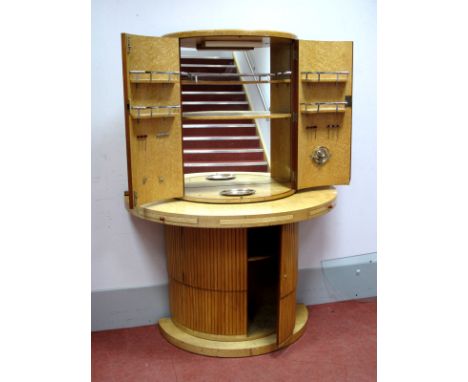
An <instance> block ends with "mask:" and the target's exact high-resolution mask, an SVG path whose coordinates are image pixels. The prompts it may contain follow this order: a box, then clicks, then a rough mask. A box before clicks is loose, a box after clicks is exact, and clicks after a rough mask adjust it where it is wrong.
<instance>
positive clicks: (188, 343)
mask: <svg viewBox="0 0 468 382" xmlns="http://www.w3.org/2000/svg"><path fill="white" fill-rule="evenodd" d="M307 319H308V312H307V308H306V307H305V305H304V304H297V306H296V325H295V327H294V332H293V335H292V336H291V338H290V339H289V340H288V341H287V342H286V343H285V344H282V346H278V345H277V343H276V334H272V335H269V336H267V337H263V338H256V339H252V340H244V341H214V340H208V339H204V338H200V337H196V336H194V335H192V334H189V333H186V332H184V331H183V330H182V329H180V328H179V327H177V326H176V325H175V324H174V323H173V322H172V320H171V319H170V318H162V319H160V320H159V329H160V331H161V333H162V335H163V336H164V337H165V338H166V339H167V340H168V341H169V342H170V343H171V344H173V345H175V346H177V347H178V348H180V349H183V350H186V351H189V352H191V353H196V354H202V355H207V356H212V357H249V356H253V355H260V354H265V353H270V352H272V351H275V350H278V349H279V348H280V347H284V346H286V345H290V344H292V343H293V342H295V341H296V340H297V339H298V338H299V337H300V336H301V335H302V334H303V333H304V330H305V325H306V323H307ZM252 337H255V333H252Z"/></svg>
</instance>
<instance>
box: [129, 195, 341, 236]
mask: <svg viewBox="0 0 468 382" xmlns="http://www.w3.org/2000/svg"><path fill="white" fill-rule="evenodd" d="M336 196H337V191H336V189H335V188H334V187H322V188H317V189H313V190H307V191H300V192H297V193H295V194H294V195H291V196H288V197H286V198H283V199H278V200H273V201H267V202H258V203H240V204H228V205H226V204H211V203H199V202H190V201H185V200H180V199H170V200H166V201H162V202H156V203H150V204H146V205H144V206H141V207H136V208H134V209H132V210H130V212H131V213H132V214H133V215H135V216H138V217H140V218H142V219H145V220H150V221H154V222H157V223H162V224H169V225H176V226H184V227H199V228H248V227H262V226H270V225H279V224H290V223H296V222H299V221H304V220H309V219H313V218H315V217H318V216H321V215H324V214H326V213H327V212H329V211H331V209H332V208H333V207H334V204H335V199H336Z"/></svg>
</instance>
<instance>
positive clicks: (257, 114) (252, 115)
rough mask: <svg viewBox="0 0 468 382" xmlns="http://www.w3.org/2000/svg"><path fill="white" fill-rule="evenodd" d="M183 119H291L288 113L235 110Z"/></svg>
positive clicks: (186, 115) (186, 114)
mask: <svg viewBox="0 0 468 382" xmlns="http://www.w3.org/2000/svg"><path fill="white" fill-rule="evenodd" d="M182 117H183V118H184V119H192V120H194V119H203V120H207V119H217V120H218V119H219V120H222V119H226V120H228V119H261V118H265V119H278V118H291V114H290V113H270V112H269V111H250V110H236V111H193V112H184V113H182Z"/></svg>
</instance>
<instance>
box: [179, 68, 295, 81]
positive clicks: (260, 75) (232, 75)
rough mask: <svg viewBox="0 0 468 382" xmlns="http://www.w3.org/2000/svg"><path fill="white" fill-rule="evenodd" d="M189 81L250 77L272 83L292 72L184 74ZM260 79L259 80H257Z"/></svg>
mask: <svg viewBox="0 0 468 382" xmlns="http://www.w3.org/2000/svg"><path fill="white" fill-rule="evenodd" d="M182 75H183V76H184V77H186V79H188V80H189V81H194V82H195V83H197V82H198V81H199V80H200V79H201V78H220V77H221V78H238V77H250V78H253V79H254V80H255V81H259V82H261V81H270V80H272V79H273V78H275V79H284V77H287V76H291V71H289V70H288V71H285V72H277V73H203V72H194V73H182ZM257 78H258V80H257Z"/></svg>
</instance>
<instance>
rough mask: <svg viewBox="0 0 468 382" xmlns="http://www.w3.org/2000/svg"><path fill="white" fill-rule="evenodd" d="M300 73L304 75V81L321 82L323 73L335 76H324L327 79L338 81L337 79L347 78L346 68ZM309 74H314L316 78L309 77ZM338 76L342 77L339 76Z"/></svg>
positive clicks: (344, 79) (343, 79)
mask: <svg viewBox="0 0 468 382" xmlns="http://www.w3.org/2000/svg"><path fill="white" fill-rule="evenodd" d="M301 75H302V76H305V78H304V77H303V78H302V79H303V80H305V81H311V80H312V81H314V80H316V81H317V82H321V81H322V80H324V78H323V76H324V75H330V76H335V78H326V80H327V81H330V80H335V81H336V82H339V81H346V80H347V79H348V76H349V72H348V71H346V70H340V71H334V72H323V71H320V72H319V71H315V72H301ZM309 76H316V78H314V77H313V78H310V77H309ZM340 76H342V77H341V78H340ZM344 76H345V77H344Z"/></svg>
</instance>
